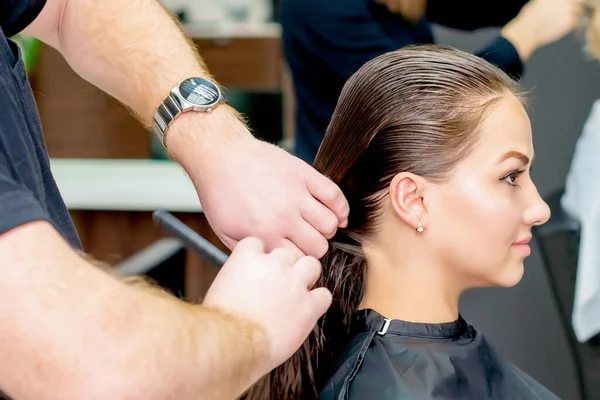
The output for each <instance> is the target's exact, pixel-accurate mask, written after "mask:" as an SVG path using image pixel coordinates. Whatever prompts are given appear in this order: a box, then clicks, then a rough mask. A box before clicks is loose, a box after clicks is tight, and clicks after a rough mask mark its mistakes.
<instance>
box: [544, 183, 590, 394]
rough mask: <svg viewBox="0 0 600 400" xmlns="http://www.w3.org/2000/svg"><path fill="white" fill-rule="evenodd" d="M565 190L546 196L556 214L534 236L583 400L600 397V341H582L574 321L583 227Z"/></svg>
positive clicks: (553, 212) (553, 213)
mask: <svg viewBox="0 0 600 400" xmlns="http://www.w3.org/2000/svg"><path fill="white" fill-rule="evenodd" d="M563 193H564V189H563V188H561V189H560V190H557V191H555V192H553V193H551V194H550V195H549V196H547V197H546V198H545V199H544V200H545V201H546V203H548V206H549V207H550V210H551V212H552V216H551V217H550V220H549V221H548V222H547V223H546V224H544V225H541V226H538V227H535V228H534V229H533V237H534V239H535V240H536V242H537V243H538V245H539V249H540V253H541V257H542V261H543V264H544V268H545V269H546V273H547V276H548V280H549V283H550V288H551V291H552V297H553V299H554V302H555V306H556V309H557V312H558V316H559V320H560V323H561V325H562V327H563V330H564V332H565V334H566V337H567V343H568V346H569V351H570V353H571V356H572V357H573V361H574V364H575V375H576V380H577V385H578V391H579V396H580V399H581V400H588V399H589V400H591V399H600V340H599V338H598V337H595V338H592V339H590V340H589V341H588V342H586V343H579V342H578V341H577V338H576V337H575V332H574V331H573V326H572V324H571V315H572V310H573V304H574V297H575V280H576V277H577V261H578V254H579V237H580V227H579V223H578V222H577V221H576V220H575V219H573V218H571V217H570V216H569V215H568V214H567V213H566V212H565V211H564V210H563V208H562V206H561V197H562V195H563Z"/></svg>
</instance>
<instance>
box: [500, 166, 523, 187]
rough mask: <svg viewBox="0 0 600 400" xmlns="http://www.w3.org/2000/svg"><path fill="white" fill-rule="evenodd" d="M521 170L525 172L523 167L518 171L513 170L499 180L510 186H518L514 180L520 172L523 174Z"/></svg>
mask: <svg viewBox="0 0 600 400" xmlns="http://www.w3.org/2000/svg"><path fill="white" fill-rule="evenodd" d="M523 172H525V170H523V169H521V170H518V171H513V172H511V173H510V174H508V175H506V176H505V177H504V178H502V179H500V180H502V181H505V182H506V183H508V184H509V185H511V186H519V185H517V183H516V182H515V181H516V180H517V178H518V177H519V176H521V174H523Z"/></svg>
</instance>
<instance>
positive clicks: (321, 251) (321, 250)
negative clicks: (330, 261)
mask: <svg viewBox="0 0 600 400" xmlns="http://www.w3.org/2000/svg"><path fill="white" fill-rule="evenodd" d="M328 249H329V242H328V241H327V239H325V238H324V237H323V236H320V237H319V238H318V239H317V240H316V243H315V254H316V257H317V258H321V257H323V256H324V255H325V253H327V250H328Z"/></svg>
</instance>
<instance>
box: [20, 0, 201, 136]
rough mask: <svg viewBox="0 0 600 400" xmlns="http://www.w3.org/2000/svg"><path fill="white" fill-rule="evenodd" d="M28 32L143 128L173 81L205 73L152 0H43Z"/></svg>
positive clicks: (192, 50)
mask: <svg viewBox="0 0 600 400" xmlns="http://www.w3.org/2000/svg"><path fill="white" fill-rule="evenodd" d="M29 31H30V33H31V34H33V35H36V36H38V37H39V38H40V39H42V40H44V41H45V42H47V43H49V44H50V45H52V46H54V47H56V48H57V49H58V50H59V51H60V52H61V53H62V54H63V56H64V57H65V59H66V60H67V61H68V62H69V64H70V65H71V67H72V68H73V69H74V70H75V71H76V72H77V73H78V74H79V75H81V76H82V77H83V78H85V79H86V80H88V81H89V82H91V83H92V84H94V85H96V86H98V87H99V88H101V89H103V90H104V91H106V92H107V93H109V94H110V95H112V96H114V97H115V98H117V99H119V100H120V101H122V102H123V103H125V104H126V105H128V106H129V107H131V108H132V109H133V110H134V111H135V113H136V114H137V115H138V116H139V118H140V120H141V121H142V123H143V124H144V125H145V126H150V125H151V122H152V115H153V114H154V111H155V110H156V108H157V106H158V104H159V103H160V102H161V101H162V100H163V99H164V98H165V97H166V96H167V94H168V93H169V90H171V89H172V88H173V87H174V86H176V84H177V83H178V82H179V81H181V80H182V79H184V78H188V77H192V76H199V77H208V76H209V75H208V71H207V69H206V67H205V66H204V63H203V62H202V59H201V58H200V56H199V55H198V54H197V52H196V51H195V47H194V46H193V44H192V43H191V42H190V40H189V39H188V38H187V37H186V36H185V35H184V33H183V32H182V30H181V28H180V27H179V26H178V24H177V23H176V22H175V21H174V19H173V17H172V16H171V15H170V14H169V13H168V12H167V11H166V10H165V9H164V8H163V7H162V6H161V5H160V4H159V2H158V1H157V0H111V1H97V0H47V5H46V7H45V8H44V10H43V11H42V14H41V15H40V16H39V17H38V19H37V20H36V21H35V22H34V24H32V26H31V27H29Z"/></svg>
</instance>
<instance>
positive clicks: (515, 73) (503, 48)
mask: <svg viewBox="0 0 600 400" xmlns="http://www.w3.org/2000/svg"><path fill="white" fill-rule="evenodd" d="M476 55H477V56H479V57H481V58H483V59H484V60H487V61H488V62H490V63H492V64H494V65H496V66H498V67H499V68H500V69H502V70H503V71H504V72H506V73H507V74H508V75H509V76H510V77H512V78H513V79H516V80H519V79H521V76H522V75H523V71H524V65H523V62H522V61H521V57H520V56H519V53H518V52H517V49H515V46H513V44H512V43H511V42H510V41H508V40H507V39H505V38H503V37H502V36H498V37H497V38H496V39H494V40H493V41H492V42H491V43H490V44H489V45H488V46H486V47H485V48H484V49H483V50H480V51H478V52H477V53H476Z"/></svg>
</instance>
